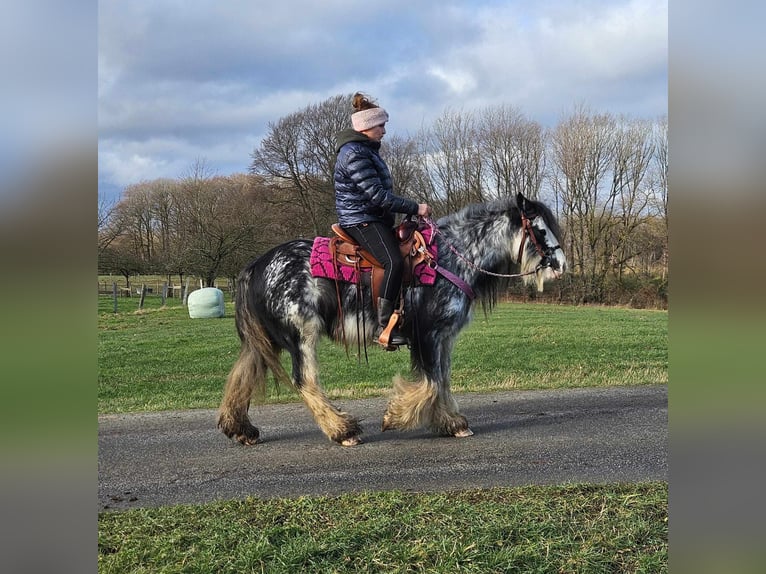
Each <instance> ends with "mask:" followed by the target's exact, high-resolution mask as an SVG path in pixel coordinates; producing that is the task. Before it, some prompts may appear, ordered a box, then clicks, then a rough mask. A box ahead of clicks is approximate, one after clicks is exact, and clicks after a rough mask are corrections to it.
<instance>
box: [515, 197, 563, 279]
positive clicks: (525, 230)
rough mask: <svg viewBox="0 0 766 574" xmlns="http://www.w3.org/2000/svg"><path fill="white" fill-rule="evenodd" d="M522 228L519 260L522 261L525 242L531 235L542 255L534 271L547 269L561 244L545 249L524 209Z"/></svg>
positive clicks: (538, 252)
mask: <svg viewBox="0 0 766 574" xmlns="http://www.w3.org/2000/svg"><path fill="white" fill-rule="evenodd" d="M521 228H522V234H521V245H519V256H518V260H519V263H521V256H522V255H523V253H524V244H525V243H526V241H527V237H529V240H530V241H531V242H532V243H533V244H534V246H535V251H537V254H538V255H539V256H540V263H538V264H537V266H536V267H535V270H534V273H536V272H537V271H539V270H540V269H545V268H546V267H550V266H551V256H552V255H553V254H554V253H556V250H557V249H560V248H561V246H560V245H553V246H550V245H547V246H546V247H545V248H544V249H543V247H542V245H540V242H539V241H538V240H537V237H535V231H534V228H533V226H532V221H531V220H530V219H529V218H528V217H527V214H526V213H524V212H523V211H522V212H521Z"/></svg>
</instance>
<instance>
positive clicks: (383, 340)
mask: <svg viewBox="0 0 766 574" xmlns="http://www.w3.org/2000/svg"><path fill="white" fill-rule="evenodd" d="M400 318H401V311H399V310H398V309H397V310H395V311H394V312H393V313H391V317H390V318H389V320H388V325H386V328H385V329H383V331H382V332H381V334H380V336H379V337H378V343H379V344H380V346H381V347H383V348H384V349H385V350H386V351H398V350H399V345H392V344H389V341H390V340H391V333H392V332H393V330H394V329H395V328H396V326H397V324H398V323H399V319H400ZM401 344H402V345H405V344H407V343H401Z"/></svg>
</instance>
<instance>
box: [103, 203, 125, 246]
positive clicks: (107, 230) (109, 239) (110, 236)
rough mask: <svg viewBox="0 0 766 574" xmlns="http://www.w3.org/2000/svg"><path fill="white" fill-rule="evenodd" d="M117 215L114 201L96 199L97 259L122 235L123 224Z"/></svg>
mask: <svg viewBox="0 0 766 574" xmlns="http://www.w3.org/2000/svg"><path fill="white" fill-rule="evenodd" d="M117 215H118V214H117V202H116V201H114V200H107V199H104V198H101V197H99V198H98V255H99V257H101V254H102V253H103V252H104V251H105V250H106V249H107V248H108V247H109V246H110V245H111V244H112V243H113V242H114V240H115V239H117V238H118V237H119V236H120V235H121V234H122V231H123V222H122V220H121V219H120V218H119V217H118V216H117Z"/></svg>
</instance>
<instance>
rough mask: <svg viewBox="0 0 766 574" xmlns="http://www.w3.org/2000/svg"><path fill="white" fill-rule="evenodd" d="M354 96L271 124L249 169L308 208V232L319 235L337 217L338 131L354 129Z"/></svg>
mask: <svg viewBox="0 0 766 574" xmlns="http://www.w3.org/2000/svg"><path fill="white" fill-rule="evenodd" d="M351 110H352V108H351V96H350V95H348V96H335V97H333V98H330V99H328V100H326V101H324V102H322V103H320V104H316V105H312V106H308V107H306V108H305V109H303V110H302V111H299V112H295V113H292V114H289V115H288V116H285V117H284V118H282V119H280V120H279V121H278V122H277V123H275V124H269V134H268V135H267V136H266V137H265V138H264V139H263V141H262V142H261V145H260V146H259V147H258V148H257V149H256V150H254V151H253V153H252V154H251V157H252V159H253V161H252V163H251V165H250V172H251V173H253V174H258V175H262V176H265V177H267V178H269V179H270V180H271V181H273V182H274V184H275V185H276V186H277V187H279V188H280V189H281V190H282V191H283V192H285V193H284V194H280V197H287V198H288V199H289V200H290V201H295V202H297V204H298V205H299V206H300V207H301V209H302V210H303V215H304V217H303V218H302V220H303V221H306V222H307V223H308V224H309V227H308V228H307V229H305V231H304V230H301V229H299V230H298V231H299V232H300V231H304V233H313V235H319V234H320V233H322V232H325V231H326V230H327V228H328V227H329V225H330V224H331V223H332V222H333V221H335V200H334V198H335V192H334V182H333V171H334V167H335V156H336V150H335V142H336V140H335V135H336V134H337V132H339V131H340V130H342V129H344V128H347V127H350V115H351Z"/></svg>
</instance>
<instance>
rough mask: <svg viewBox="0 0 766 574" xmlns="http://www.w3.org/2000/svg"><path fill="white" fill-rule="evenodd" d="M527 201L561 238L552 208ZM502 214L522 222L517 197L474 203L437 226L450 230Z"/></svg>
mask: <svg viewBox="0 0 766 574" xmlns="http://www.w3.org/2000/svg"><path fill="white" fill-rule="evenodd" d="M526 200H527V203H529V204H530V205H531V206H533V207H534V209H536V210H537V212H538V213H539V215H541V216H542V217H543V219H544V220H545V224H546V225H547V226H548V229H550V230H551V231H552V232H553V233H554V235H556V237H560V235H561V229H560V227H559V223H558V220H557V219H556V216H555V215H554V214H553V212H552V211H551V210H550V208H549V207H548V206H547V205H545V204H544V203H542V202H540V201H537V200H534V199H529V198H526ZM502 214H508V216H509V217H511V218H512V220H513V221H518V222H519V223H520V222H521V213H520V211H519V208H518V207H517V205H516V198H515V197H503V198H500V199H496V200H493V201H487V202H484V203H472V204H470V205H467V206H466V207H464V208H463V209H461V210H460V211H457V212H455V213H451V214H449V215H445V216H444V217H442V218H440V219H439V220H438V221H437V222H436V224H437V225H438V226H439V228H440V229H445V228H446V229H449V228H452V227H454V226H455V225H456V224H458V225H459V224H460V222H467V221H481V220H488V219H494V217H497V216H498V215H502Z"/></svg>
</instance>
